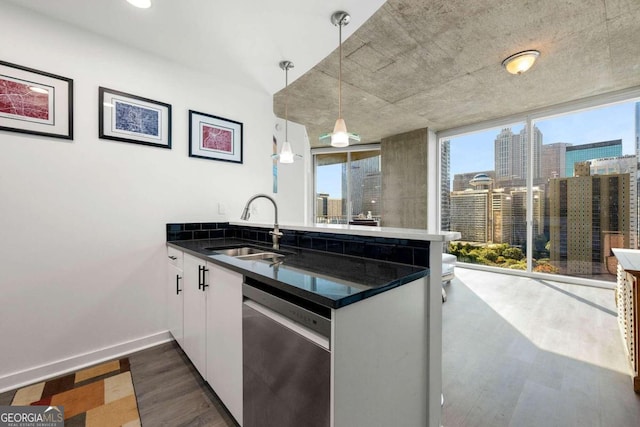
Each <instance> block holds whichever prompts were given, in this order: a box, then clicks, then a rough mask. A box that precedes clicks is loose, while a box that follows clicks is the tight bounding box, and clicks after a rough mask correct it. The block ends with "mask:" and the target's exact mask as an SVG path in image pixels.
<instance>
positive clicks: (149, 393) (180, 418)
mask: <svg viewBox="0 0 640 427" xmlns="http://www.w3.org/2000/svg"><path fill="white" fill-rule="evenodd" d="M128 357H129V361H130V362H131V375H132V377H133V386H134V388H135V391H136V398H137V400H138V409H139V411H140V420H141V422H142V426H143V427H162V426H167V427H178V426H185V427H186V426H209V427H238V424H237V423H236V422H235V421H234V420H233V418H232V417H231V415H230V414H229V412H228V411H227V410H226V408H225V407H224V406H223V405H222V403H221V402H220V400H219V399H218V397H217V396H216V395H215V393H214V392H213V391H212V390H211V388H210V387H209V386H208V385H207V384H206V383H205V382H204V380H203V379H202V377H201V376H200V374H198V372H197V371H196V369H195V367H194V366H193V365H192V364H191V362H189V359H188V358H187V357H186V355H185V354H184V352H183V351H182V350H181V349H180V347H179V346H178V345H177V344H176V343H175V342H170V343H166V344H162V345H159V346H156V347H152V348H149V349H146V350H142V351H139V352H137V353H133V354H130V355H128ZM14 394H15V390H12V391H9V392H6V393H2V394H0V406H7V405H10V404H11V401H12V399H13V396H14Z"/></svg>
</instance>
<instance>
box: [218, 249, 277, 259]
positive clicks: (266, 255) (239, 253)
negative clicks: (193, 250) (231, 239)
mask: <svg viewBox="0 0 640 427" xmlns="http://www.w3.org/2000/svg"><path fill="white" fill-rule="evenodd" d="M207 249H210V250H213V251H215V252H217V253H218V254H222V255H227V256H231V257H234V258H238V259H243V260H257V259H276V258H281V257H283V256H284V255H283V254H279V253H276V252H269V251H267V250H265V249H260V248H252V247H249V246H244V247H239V248H227V249H217V248H207Z"/></svg>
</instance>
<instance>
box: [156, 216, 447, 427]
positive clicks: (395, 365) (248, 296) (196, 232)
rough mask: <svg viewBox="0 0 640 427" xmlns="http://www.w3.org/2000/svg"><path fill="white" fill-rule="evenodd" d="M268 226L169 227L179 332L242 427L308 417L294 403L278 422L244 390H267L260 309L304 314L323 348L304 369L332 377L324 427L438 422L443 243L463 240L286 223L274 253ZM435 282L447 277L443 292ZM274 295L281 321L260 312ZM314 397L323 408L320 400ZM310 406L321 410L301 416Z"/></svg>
mask: <svg viewBox="0 0 640 427" xmlns="http://www.w3.org/2000/svg"><path fill="white" fill-rule="evenodd" d="M271 228H272V226H270V225H264V226H263V225H255V224H251V226H248V225H247V223H190V224H167V241H168V255H169V258H170V266H169V268H170V274H169V278H168V290H169V298H170V300H169V307H170V308H169V310H170V313H169V319H170V323H172V326H171V331H172V333H173V334H174V337H175V338H176V340H177V341H178V343H179V344H180V345H181V346H182V347H183V349H184V350H185V352H186V353H187V355H188V356H189V358H190V359H191V360H192V362H194V365H195V366H196V368H197V369H198V370H199V371H200V373H201V374H202V376H203V377H204V378H205V379H206V380H207V382H209V384H210V385H211V386H212V388H213V389H214V390H215V391H216V393H217V394H218V395H219V396H220V398H221V400H222V401H223V403H224V404H225V405H226V406H227V408H228V409H229V411H230V412H231V413H232V414H233V416H234V417H235V418H236V420H237V421H238V422H239V424H241V425H246V426H248V427H251V426H252V425H254V424H252V421H251V420H252V419H254V418H255V417H256V414H258V415H257V416H260V417H270V416H282V417H284V418H281V419H278V421H277V423H279V424H280V425H282V423H286V422H293V420H299V418H296V417H298V416H300V414H299V413H297V412H296V408H295V406H296V405H294V408H293V409H292V411H291V413H288V414H280V415H273V412H272V413H271V414H270V413H269V411H268V410H265V408H264V407H265V406H268V407H271V406H272V405H271V404H269V405H264V404H263V405H256V404H255V399H254V398H253V396H252V394H251V393H247V390H253V389H255V384H256V383H247V381H258V382H259V379H256V378H254V375H253V374H254V373H253V371H251V368H250V367H249V368H248V365H249V364H250V363H251V360H249V359H248V357H249V355H250V353H255V352H253V351H251V350H249V351H247V349H253V348H254V347H251V346H252V345H254V343H253V342H248V341H250V338H248V337H250V336H251V335H250V332H248V329H247V328H248V326H247V325H248V322H249V321H251V320H252V319H253V318H254V317H255V316H256V315H258V313H257V312H254V311H253V310H252V309H253V308H255V310H257V311H263V312H265V313H267V312H268V313H267V314H269V313H271V314H272V315H273V316H275V317H277V318H280V317H287V315H288V314H289V315H290V314H291V313H294V311H295V310H298V309H301V310H303V311H302V313H305V314H302V315H301V314H299V313H297V312H296V314H295V315H294V316H289V319H291V318H292V317H293V320H294V321H296V322H297V324H300V325H302V326H301V328H300V329H302V330H303V333H306V332H304V331H307V332H308V334H309V335H308V337H307V338H308V339H311V340H314V339H316V340H317V343H318V345H319V346H320V347H324V348H325V349H326V352H325V353H326V357H324V356H322V355H320V356H319V357H320V359H318V360H324V362H317V364H316V365H313V366H310V367H309V369H307V370H311V371H313V370H317V371H318V377H326V378H325V380H326V381H325V382H322V381H320V380H318V381H319V383H322V384H326V385H324V386H323V385H320V386H319V387H320V388H321V389H323V390H326V393H325V394H326V411H322V407H324V406H323V405H325V403H320V407H321V408H320V410H319V411H320V412H323V413H322V414H321V415H314V416H313V418H314V419H315V420H318V424H317V425H327V426H329V425H331V426H335V427H340V426H355V425H367V426H378V425H379V426H387V425H396V426H404V425H406V426H419V425H420V426H427V425H439V423H440V393H441V385H442V379H441V345H442V332H441V324H442V308H441V286H440V275H441V271H440V270H441V254H442V249H443V244H444V243H445V242H446V241H449V240H454V239H456V238H459V234H458V233H454V232H452V233H428V232H426V231H424V230H408V229H385V228H380V227H366V226H347V225H325V226H313V227H309V226H281V227H280V231H281V232H282V233H283V236H282V238H281V241H280V245H281V246H280V248H279V249H278V250H274V249H273V248H272V247H271V245H270V242H271V236H270V235H269V230H270V229H271ZM230 248H231V249H232V250H231V251H230V250H229V249H230ZM238 248H245V252H246V253H248V255H247V254H245V255H241V253H245V252H241V251H239V250H238ZM247 248H248V249H247ZM251 253H253V255H251ZM269 254H271V255H269ZM430 266H432V267H431V268H430ZM196 273H197V274H196ZM430 277H437V278H438V280H437V281H435V282H434V283H433V284H435V286H432V284H430V280H429V278H430ZM181 280H182V282H181ZM270 299H275V300H277V301H276V302H277V303H278V304H276V305H275V307H276V308H275V309H274V310H275V314H273V312H272V311H271V310H269V309H265V308H264V307H262V308H261V304H263V303H264V304H267V303H268V302H269V300H270ZM243 301H244V303H243ZM252 304H253V305H252ZM282 304H285V305H286V307H291V308H292V310H291V313H289V312H288V308H286V307H285V309H283V308H282V307H281V306H282ZM267 305H268V304H267ZM254 306H255V307H254ZM243 310H244V311H243ZM176 311H177V312H178V314H176ZM243 313H244V314H243ZM247 313H249V314H247ZM180 314H182V316H180ZM171 319H173V320H171ZM180 319H183V322H180ZM316 319H317V320H316ZM287 322H289V323H291V321H290V320H287V319H284V320H283V324H288V323H287ZM296 322H294V323H296ZM305 322H308V323H305ZM294 326H295V325H294ZM314 330H315V332H314ZM309 331H310V332H309ZM274 336H275V335H274ZM243 337H244V342H243ZM309 337H310V338H309ZM274 339H275V338H274ZM243 349H244V351H243ZM260 352H263V349H261V350H260ZM220 353H222V355H221V354H220ZM320 353H322V352H320ZM243 357H244V365H243V363H242V361H243ZM283 357H284V356H280V358H283ZM314 360H315V359H314ZM261 363H262V361H261ZM287 363H289V364H290V366H289V368H290V369H289V370H287V371H286V373H287V379H286V380H287V382H294V380H293V379H291V378H290V377H289V376H290V375H292V372H294V371H295V369H294V368H293V366H294V365H296V364H297V363H298V359H297V358H293V359H288V362H287ZM323 369H325V370H326V375H325V374H322V375H321V374H320V373H321V372H324V371H323ZM273 374H274V375H276V372H274V373H273ZM281 375H282V374H281ZM243 377H244V384H243ZM281 380H282V379H281ZM314 381H315V380H314ZM248 384H250V387H249V386H248ZM323 387H324V388H323ZM243 389H244V393H243ZM283 393H284V392H283ZM295 395H296V396H299V395H300V392H296V393H295ZM314 395H315V396H316V399H314V400H320V401H322V398H321V397H322V393H320V394H318V392H314ZM278 398H282V399H284V398H285V396H280V397H277V396H276V397H274V399H275V400H277V399H278ZM303 404H306V403H304V399H303V403H300V404H299V405H303ZM314 404H316V406H317V402H316V403H314ZM289 406H290V405H289ZM312 410H318V409H310V408H306V409H304V410H302V407H300V408H299V411H298V412H307V413H309V412H310V411H312ZM265 411H266V412H265ZM276 412H278V411H276ZM252 417H253V418H252ZM287 417H288V418H287ZM263 425H264V424H263ZM274 425H276V424H274Z"/></svg>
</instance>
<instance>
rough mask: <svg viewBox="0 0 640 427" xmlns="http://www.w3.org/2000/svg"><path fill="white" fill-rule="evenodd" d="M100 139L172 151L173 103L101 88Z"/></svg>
mask: <svg viewBox="0 0 640 427" xmlns="http://www.w3.org/2000/svg"><path fill="white" fill-rule="evenodd" d="M98 137H99V138H101V139H108V140H112V141H120V142H129V143H133V144H141V145H148V146H152V147H159V148H167V149H171V104H167V103H165V102H160V101H155V100H153V99H149V98H144V97H142V96H138V95H132V94H130V93H125V92H121V91H119V90H114V89H109V88H105V87H102V86H100V87H99V88H98Z"/></svg>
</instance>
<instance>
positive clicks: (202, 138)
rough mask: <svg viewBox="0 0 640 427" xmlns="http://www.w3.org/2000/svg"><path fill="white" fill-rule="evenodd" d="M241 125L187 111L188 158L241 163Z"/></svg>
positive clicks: (209, 115) (233, 121)
mask: <svg viewBox="0 0 640 427" xmlns="http://www.w3.org/2000/svg"><path fill="white" fill-rule="evenodd" d="M242 145H243V124H242V122H238V121H235V120H230V119H225V118H224V117H219V116H214V115H212V114H206V113H200V112H198V111H193V110H189V157H197V158H200V159H208V160H218V161H222V162H231V163H240V164H241V163H242Z"/></svg>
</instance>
